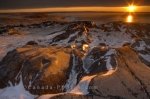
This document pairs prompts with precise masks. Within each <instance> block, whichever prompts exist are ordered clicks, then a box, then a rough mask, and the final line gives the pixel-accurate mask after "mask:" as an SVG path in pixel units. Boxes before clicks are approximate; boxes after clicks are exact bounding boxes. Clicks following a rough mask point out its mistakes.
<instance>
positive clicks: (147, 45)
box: [131, 38, 150, 67]
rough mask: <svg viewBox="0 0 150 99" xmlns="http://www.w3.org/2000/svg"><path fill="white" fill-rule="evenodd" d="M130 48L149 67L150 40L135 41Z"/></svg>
mask: <svg viewBox="0 0 150 99" xmlns="http://www.w3.org/2000/svg"><path fill="white" fill-rule="evenodd" d="M131 47H132V48H133V49H134V50H135V51H136V52H137V54H138V56H139V58H140V60H141V61H142V62H143V63H144V64H146V65H147V66H149V67H150V39H146V38H145V39H144V38H143V39H141V40H137V41H135V42H134V43H133V44H132V45H131Z"/></svg>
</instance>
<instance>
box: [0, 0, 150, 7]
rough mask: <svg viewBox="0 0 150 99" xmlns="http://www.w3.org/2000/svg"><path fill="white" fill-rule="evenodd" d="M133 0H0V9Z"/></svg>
mask: <svg viewBox="0 0 150 99" xmlns="http://www.w3.org/2000/svg"><path fill="white" fill-rule="evenodd" d="M135 1H136V2H135V3H136V4H138V5H150V0H135ZM129 2H133V0H0V9H13V8H14V9H18V8H39V7H41V8H43V7H72V6H126V5H127V4H128V3H129Z"/></svg>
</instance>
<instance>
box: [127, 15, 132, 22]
mask: <svg viewBox="0 0 150 99" xmlns="http://www.w3.org/2000/svg"><path fill="white" fill-rule="evenodd" d="M126 22H128V23H132V22H133V15H131V14H129V15H128V16H127V17H126Z"/></svg>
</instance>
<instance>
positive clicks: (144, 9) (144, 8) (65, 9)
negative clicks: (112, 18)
mask: <svg viewBox="0 0 150 99" xmlns="http://www.w3.org/2000/svg"><path fill="white" fill-rule="evenodd" d="M73 11H108V12H110V11H111V12H127V8H126V7H53V8H34V9H13V10H0V13H11V12H73ZM135 12H150V6H138V7H137V9H136V10H135Z"/></svg>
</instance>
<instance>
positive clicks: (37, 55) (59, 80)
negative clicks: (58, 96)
mask: <svg viewBox="0 0 150 99" xmlns="http://www.w3.org/2000/svg"><path fill="white" fill-rule="evenodd" d="M72 55H74V56H75V57H78V56H77V55H75V53H74V52H72V50H71V49H67V48H58V47H47V48H46V47H40V46H32V45H26V46H24V47H21V48H17V49H16V50H13V51H11V52H9V53H8V54H7V55H6V56H5V57H4V59H3V60H2V61H1V62H0V82H1V83H0V88H4V87H6V86H8V85H9V84H8V82H9V81H10V82H12V83H13V84H15V83H18V82H19V81H20V80H21V79H20V76H22V80H23V84H24V87H25V89H26V90H29V91H30V92H31V93H32V94H38V95H41V94H46V93H60V92H64V91H65V90H67V89H65V85H66V83H68V82H67V81H68V79H69V74H70V72H71V68H72V66H75V67H73V68H75V69H76V70H75V71H76V73H77V75H79V76H77V77H76V78H75V79H79V78H80V75H81V74H82V65H81V66H80V64H77V65H73V59H72V58H71V57H72ZM79 60H80V57H79V58H78V59H77V60H76V59H74V61H76V62H77V63H78V61H79ZM81 63H82V62H81ZM77 81H78V80H77ZM76 83H77V82H76Z"/></svg>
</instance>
